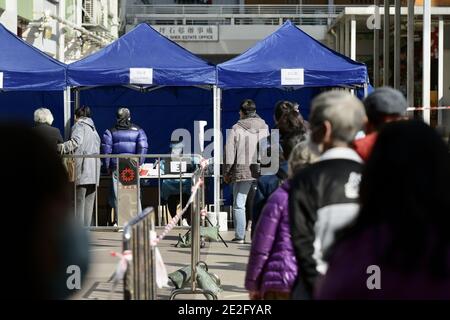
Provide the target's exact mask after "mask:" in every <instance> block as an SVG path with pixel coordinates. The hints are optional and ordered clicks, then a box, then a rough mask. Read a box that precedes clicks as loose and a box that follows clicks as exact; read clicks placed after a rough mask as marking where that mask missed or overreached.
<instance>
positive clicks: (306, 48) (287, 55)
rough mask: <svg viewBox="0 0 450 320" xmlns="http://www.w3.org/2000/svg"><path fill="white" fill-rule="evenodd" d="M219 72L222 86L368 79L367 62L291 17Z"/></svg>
mask: <svg viewBox="0 0 450 320" xmlns="http://www.w3.org/2000/svg"><path fill="white" fill-rule="evenodd" d="M290 70H295V71H297V70H298V72H294V73H292V72H291V73H290V72H289V71H290ZM217 72H218V86H219V87H220V88H222V89H230V88H279V87H286V86H290V87H342V86H348V87H363V86H364V85H365V84H367V83H368V75H367V68H366V66H365V65H364V64H363V63H359V62H356V61H353V60H351V59H350V58H348V57H346V56H344V55H342V54H340V53H338V52H336V51H334V50H331V49H330V48H328V47H326V46H325V45H323V44H322V43H320V42H319V41H317V40H315V39H314V38H312V37H311V36H309V35H308V34H306V33H305V32H303V31H302V30H301V29H299V28H298V27H296V26H295V25H294V24H293V23H292V22H290V21H287V22H285V23H284V24H283V25H282V26H281V27H280V28H279V29H278V30H277V31H275V32H274V33H272V34H271V35H269V36H268V37H266V38H265V39H263V40H262V41H260V42H258V43H257V44H256V45H255V46H253V47H252V48H250V49H248V50H247V51H246V52H244V53H243V54H241V55H239V56H238V57H236V58H234V59H231V60H229V61H227V62H224V63H221V64H219V65H218V66H217Z"/></svg>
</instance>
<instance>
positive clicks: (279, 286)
mask: <svg viewBox="0 0 450 320" xmlns="http://www.w3.org/2000/svg"><path fill="white" fill-rule="evenodd" d="M288 197H289V182H287V181H286V182H285V183H284V184H282V185H281V186H280V187H279V188H278V189H277V190H275V192H274V193H273V194H272V195H271V196H270V197H269V199H268V200H267V203H266V205H265V206H264V208H263V210H262V212H261V216H260V219H259V221H258V223H257V225H256V230H255V234H254V237H253V240H252V248H251V251H250V258H249V261H248V265H247V274H246V277H245V288H246V289H247V290H248V291H258V292H260V294H261V295H264V293H265V292H268V291H276V292H287V293H290V292H291V289H292V287H293V285H294V282H295V279H296V278H297V259H296V258H295V253H294V247H293V245H292V240H291V232H290V226H289V212H288Z"/></svg>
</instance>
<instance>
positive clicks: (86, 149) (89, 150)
mask: <svg viewBox="0 0 450 320" xmlns="http://www.w3.org/2000/svg"><path fill="white" fill-rule="evenodd" d="M58 151H59V152H60V153H64V154H75V155H83V156H89V155H98V154H99V153H100V137H99V135H98V133H97V130H96V129H95V125H94V121H93V120H92V118H91V109H90V108H89V107H87V106H85V107H80V108H78V109H77V110H75V124H74V125H73V128H72V134H71V136H70V140H68V141H66V142H64V143H63V144H59V145H58ZM100 165H101V163H100V159H95V158H89V157H86V158H77V159H75V184H76V203H75V204H76V212H77V217H79V219H82V220H83V221H84V226H85V227H90V226H91V221H92V213H93V210H94V203H95V194H96V185H97V186H98V185H99V182H100Z"/></svg>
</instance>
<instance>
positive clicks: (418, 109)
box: [406, 106, 450, 111]
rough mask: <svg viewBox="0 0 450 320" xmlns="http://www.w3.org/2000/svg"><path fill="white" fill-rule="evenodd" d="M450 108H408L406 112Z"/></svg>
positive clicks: (446, 107) (446, 108)
mask: <svg viewBox="0 0 450 320" xmlns="http://www.w3.org/2000/svg"><path fill="white" fill-rule="evenodd" d="M448 109H450V106H443V107H429V108H408V109H406V111H423V110H448Z"/></svg>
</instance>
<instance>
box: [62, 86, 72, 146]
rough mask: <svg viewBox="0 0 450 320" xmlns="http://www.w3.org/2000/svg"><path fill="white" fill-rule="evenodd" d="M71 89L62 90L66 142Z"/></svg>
mask: <svg viewBox="0 0 450 320" xmlns="http://www.w3.org/2000/svg"><path fill="white" fill-rule="evenodd" d="M70 92H71V88H70V87H67V88H66V89H64V93H63V94H64V138H65V140H68V139H69V137H70V120H71V114H70V111H71V110H70V105H71V101H70V100H71V95H70Z"/></svg>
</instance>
